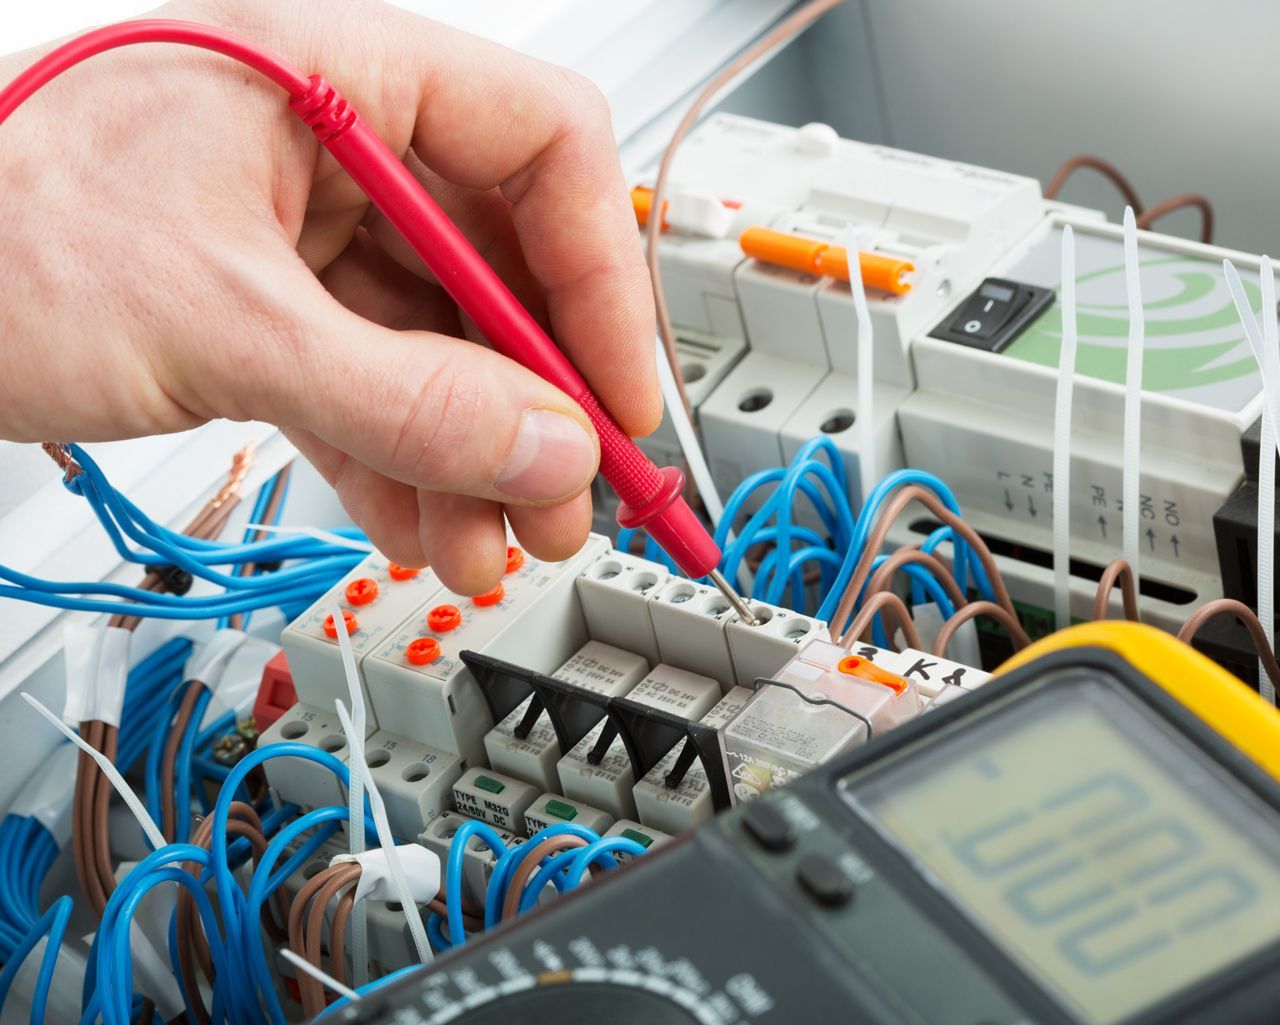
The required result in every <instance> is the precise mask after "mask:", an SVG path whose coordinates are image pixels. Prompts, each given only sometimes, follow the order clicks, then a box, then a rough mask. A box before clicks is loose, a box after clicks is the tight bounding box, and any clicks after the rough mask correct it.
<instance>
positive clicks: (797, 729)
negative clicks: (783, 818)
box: [721, 641, 921, 802]
mask: <svg viewBox="0 0 1280 1025" xmlns="http://www.w3.org/2000/svg"><path fill="white" fill-rule="evenodd" d="M920 710H921V701H920V692H919V689H918V688H917V686H916V684H915V683H914V682H913V681H911V680H908V679H906V678H904V677H902V676H900V675H898V674H896V673H894V672H891V671H889V670H887V669H884V668H882V667H881V666H879V665H877V664H876V663H875V662H874V661H872V660H871V659H867V658H863V657H860V656H859V655H856V654H851V653H850V652H849V651H848V650H846V649H845V648H843V647H841V646H840V645H838V644H832V643H830V642H828V641H812V642H810V643H809V644H808V645H806V646H805V648H804V649H803V650H802V651H801V652H800V653H799V654H798V655H797V656H796V657H795V658H794V659H792V661H791V662H789V663H788V664H787V665H786V666H784V667H783V669H782V670H781V672H779V673H778V674H777V675H776V676H774V677H773V678H772V679H770V680H761V681H760V686H759V688H758V689H757V691H756V693H755V694H754V695H753V696H752V698H751V700H750V701H748V702H747V703H746V705H745V706H744V707H743V708H742V709H741V711H739V712H738V714H737V715H735V716H734V718H733V720H732V721H731V722H730V723H729V724H728V725H727V726H726V727H725V728H724V731H723V733H722V734H721V736H722V740H723V744H724V756H725V765H726V770H727V773H728V775H729V778H730V780H731V781H732V782H731V785H732V791H733V796H734V799H735V801H738V802H741V801H747V800H751V799H753V798H755V797H758V796H759V795H760V794H762V793H764V792H765V791H768V790H773V789H776V788H777V787H779V786H782V785H783V784H785V783H789V782H790V781H791V780H793V779H795V778H797V777H798V776H800V775H801V774H802V773H804V772H807V771H808V770H809V769H812V768H813V767H814V766H815V765H819V764H821V763H822V762H825V761H827V760H829V759H830V758H833V757H835V756H836V755H838V754H840V753H841V752H843V751H847V750H849V749H850V748H851V747H854V746H856V745H858V744H865V743H866V742H867V741H868V740H870V739H871V737H872V736H874V735H876V734H877V733H879V732H883V731H884V730H888V729H892V728H893V727H894V726H899V725H901V724H902V723H904V722H906V721H908V720H910V719H912V718H914V717H915V716H916V715H918V714H919V713H920Z"/></svg>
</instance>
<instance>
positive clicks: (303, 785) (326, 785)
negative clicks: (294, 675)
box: [258, 702, 373, 811]
mask: <svg viewBox="0 0 1280 1025" xmlns="http://www.w3.org/2000/svg"><path fill="white" fill-rule="evenodd" d="M369 732H370V733H371V734H372V732H373V727H372V726H370V728H369ZM283 741H288V742H289V743H292V744H306V745H307V746H308V747H314V748H316V749H317V750H319V751H325V752H328V753H329V754H331V755H333V756H334V757H335V758H337V759H338V760H339V761H341V762H344V763H345V762H346V761H347V759H348V758H349V757H350V755H351V748H350V747H349V746H348V745H347V736H346V733H345V732H344V731H343V729H342V725H341V723H339V722H338V714H337V711H336V710H335V708H334V706H332V705H330V706H329V708H328V709H327V710H326V709H324V708H316V707H314V706H312V705H305V704H303V703H301V702H299V703H298V704H296V705H294V706H293V707H292V708H290V709H289V711H287V712H285V714H284V715H282V716H280V718H279V719H277V720H276V721H275V722H274V723H272V724H271V726H270V727H269V728H268V729H267V731H266V732H265V733H263V734H261V735H260V736H259V737H258V747H260V748H261V747H266V746H268V745H269V744H278V743H281V742H283ZM263 770H264V771H265V772H266V774H267V782H268V783H269V784H270V785H271V787H272V789H273V790H275V791H276V793H278V794H279V795H280V797H281V799H282V800H285V801H288V802H289V803H290V804H296V805H298V806H299V807H300V808H302V809H303V810H304V811H308V810H310V809H312V808H321V807H325V806H326V805H331V804H339V805H340V804H344V803H345V802H346V800H347V798H346V794H345V791H344V788H343V787H342V785H341V783H339V781H338V778H337V777H336V776H335V775H334V774H333V773H332V772H330V771H329V770H328V769H326V768H325V767H324V766H323V765H318V764H316V763H315V762H309V761H305V760H303V759H301V758H272V759H269V760H268V761H267V762H266V763H264V765H263Z"/></svg>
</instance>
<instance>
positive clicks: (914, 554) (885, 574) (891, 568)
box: [867, 545, 969, 608]
mask: <svg viewBox="0 0 1280 1025" xmlns="http://www.w3.org/2000/svg"><path fill="white" fill-rule="evenodd" d="M909 563H914V564H915V565H919V566H924V567H925V569H927V570H928V571H929V572H930V573H932V574H933V576H934V577H935V578H936V579H937V581H938V583H940V584H941V585H942V589H943V590H944V591H946V592H947V597H948V598H950V599H951V600H952V602H954V603H955V605H956V607H957V608H958V607H959V606H961V605H963V604H964V603H965V602H967V601H968V600H969V599H968V598H967V597H966V596H965V594H964V592H963V591H961V590H960V585H959V584H958V583H956V578H955V577H954V576H953V575H952V573H951V571H950V570H949V569H947V566H946V563H944V562H943V561H942V560H941V559H939V558H938V557H937V556H936V555H930V554H929V553H928V552H922V551H921V550H920V549H919V548H917V547H915V546H914V545H910V546H904V547H902V548H899V549H898V550H897V551H896V552H894V553H893V554H892V555H890V556H889V558H887V559H885V561H884V562H883V563H882V564H881V566H880V568H879V569H878V570H876V571H875V573H874V574H873V575H872V577H871V580H870V582H869V583H868V584H867V593H868V594H875V593H876V592H877V591H888V590H890V588H891V587H892V585H893V578H894V576H896V575H897V572H898V570H900V569H901V568H902V567H903V566H905V565H907V564H909Z"/></svg>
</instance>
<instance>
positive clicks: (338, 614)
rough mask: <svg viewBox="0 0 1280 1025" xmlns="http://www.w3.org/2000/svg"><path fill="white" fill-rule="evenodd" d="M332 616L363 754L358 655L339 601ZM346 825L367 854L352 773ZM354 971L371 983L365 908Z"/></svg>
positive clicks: (355, 925) (354, 919)
mask: <svg viewBox="0 0 1280 1025" xmlns="http://www.w3.org/2000/svg"><path fill="white" fill-rule="evenodd" d="M329 615H330V616H332V617H333V625H334V629H335V631H336V632H337V635H338V651H339V653H340V654H341V657H342V669H343V672H345V673H346V677H347V693H348V694H349V695H350V697H351V707H352V709H354V718H355V726H356V730H358V731H359V736H360V741H361V748H360V749H361V750H363V749H364V727H365V721H366V720H365V708H364V691H363V690H362V689H361V687H360V675H359V673H358V671H357V670H356V660H355V655H354V654H352V651H351V635H350V634H348V633H347V619H346V617H345V616H344V615H343V614H342V609H341V607H339V605H338V603H337V602H336V601H330V602H329ZM347 745H348V747H349V748H350V750H351V751H352V752H353V753H354V752H355V750H356V745H355V733H354V732H353V731H348V733H347ZM347 823H348V827H349V828H348V829H347V850H348V851H349V852H350V853H351V856H352V857H353V858H354V857H356V856H357V855H359V854H361V853H362V852H363V851H364V776H363V774H362V773H359V772H352V773H351V783H350V785H349V786H348V787H347ZM351 967H352V981H353V982H355V984H356V985H357V986H363V985H364V984H365V983H366V982H368V981H369V912H368V909H367V908H366V907H365V906H364V905H362V904H357V905H356V906H355V907H354V908H353V909H352V913H351Z"/></svg>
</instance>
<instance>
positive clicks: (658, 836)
mask: <svg viewBox="0 0 1280 1025" xmlns="http://www.w3.org/2000/svg"><path fill="white" fill-rule="evenodd" d="M604 835H605V836H606V837H614V836H621V837H625V838H626V839H628V840H634V841H635V842H636V843H638V844H639V845H640V846H641V847H643V848H644V849H645V851H646V852H650V851H655V850H657V849H658V848H659V847H661V846H663V845H664V844H668V843H670V842H671V840H672V837H671V836H669V835H668V834H666V833H664V832H663V831H662V830H660V829H654V828H653V827H651V826H646V825H644V824H643V823H641V822H636V821H635V820H634V819H618V821H617V822H615V823H614V824H613V825H612V826H610V827H609V829H608V831H607V832H606V833H605V834H604ZM613 856H614V857H615V858H617V859H618V863H619V864H626V863H627V862H628V861H631V860H633V855H630V854H628V853H627V852H626V851H614V852H613Z"/></svg>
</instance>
